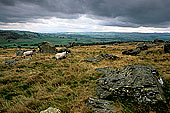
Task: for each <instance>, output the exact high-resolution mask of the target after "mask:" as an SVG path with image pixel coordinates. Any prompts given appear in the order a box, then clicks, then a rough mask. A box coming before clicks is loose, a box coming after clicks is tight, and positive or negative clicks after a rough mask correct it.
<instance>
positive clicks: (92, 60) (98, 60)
mask: <svg viewBox="0 0 170 113" xmlns="http://www.w3.org/2000/svg"><path fill="white" fill-rule="evenodd" d="M85 61H86V62H100V61H101V59H98V58H95V57H92V58H87V59H85Z"/></svg>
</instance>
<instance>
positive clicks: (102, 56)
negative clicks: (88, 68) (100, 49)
mask: <svg viewBox="0 0 170 113" xmlns="http://www.w3.org/2000/svg"><path fill="white" fill-rule="evenodd" d="M103 59H111V60H116V59H119V57H117V56H114V55H112V54H100V55H99V56H97V57H92V58H87V59H85V61H86V62H100V61H101V60H103Z"/></svg>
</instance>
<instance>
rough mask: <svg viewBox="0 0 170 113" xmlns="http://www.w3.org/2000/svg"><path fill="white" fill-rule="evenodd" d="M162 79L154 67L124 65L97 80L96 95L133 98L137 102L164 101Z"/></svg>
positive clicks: (111, 97) (110, 98)
mask: <svg viewBox="0 0 170 113" xmlns="http://www.w3.org/2000/svg"><path fill="white" fill-rule="evenodd" d="M160 80H161V81H162V79H161V78H160V76H159V74H158V72H157V71H156V69H155V68H154V67H149V66H139V65H132V66H124V67H123V68H119V69H116V70H114V71H112V72H110V73H109V75H107V76H104V77H103V78H100V79H99V80H98V83H97V84H98V88H97V91H96V93H97V95H98V96H99V98H101V99H109V100H112V99H114V97H128V98H133V101H136V102H139V103H151V104H154V103H158V102H160V101H163V102H164V101H165V97H164V95H163V90H162V87H161V85H162V83H163V81H162V82H160Z"/></svg>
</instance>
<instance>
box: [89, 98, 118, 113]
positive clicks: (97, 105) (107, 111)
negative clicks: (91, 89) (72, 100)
mask: <svg viewBox="0 0 170 113" xmlns="http://www.w3.org/2000/svg"><path fill="white" fill-rule="evenodd" d="M86 104H87V106H88V107H90V108H91V109H92V110H93V111H94V112H96V113H118V112H121V107H119V106H118V105H115V104H114V103H113V102H112V101H108V100H102V99H97V98H92V97H89V98H88V99H87V101H86Z"/></svg>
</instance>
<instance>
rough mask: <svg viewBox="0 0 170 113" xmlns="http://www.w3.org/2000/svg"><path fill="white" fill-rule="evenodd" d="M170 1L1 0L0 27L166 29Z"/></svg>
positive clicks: (38, 29) (49, 30) (50, 30)
mask: <svg viewBox="0 0 170 113" xmlns="http://www.w3.org/2000/svg"><path fill="white" fill-rule="evenodd" d="M169 6H170V0H0V29H1V30H24V31H33V32H42V33H56V32H144V33H153V32H159V33H164V32H166V33H167V32H169V33H170V14H169V13H170V7H169Z"/></svg>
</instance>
